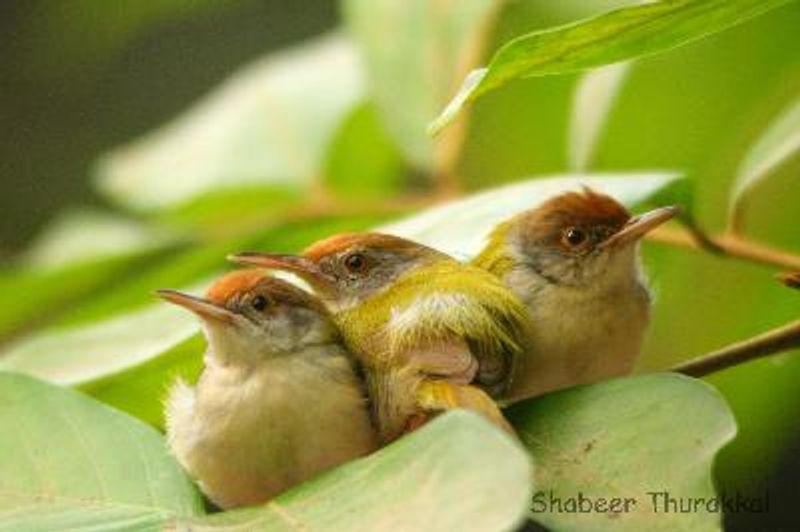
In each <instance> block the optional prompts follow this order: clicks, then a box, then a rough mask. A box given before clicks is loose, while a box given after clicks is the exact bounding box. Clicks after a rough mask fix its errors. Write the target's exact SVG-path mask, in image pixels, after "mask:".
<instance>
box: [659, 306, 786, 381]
mask: <svg viewBox="0 0 800 532" xmlns="http://www.w3.org/2000/svg"><path fill="white" fill-rule="evenodd" d="M797 348H800V320H797V321H794V322H792V323H789V324H788V325H784V326H782V327H778V328H776V329H772V330H771V331H767V332H765V333H763V334H760V335H758V336H755V337H753V338H750V339H747V340H744V341H741V342H737V343H735V344H731V345H729V346H727V347H723V348H722V349H718V350H716V351H712V352H711V353H708V354H707V355H703V356H701V357H698V358H695V359H693V360H689V361H687V362H683V363H681V364H678V365H677V366H673V367H672V368H670V370H671V371H675V372H677V373H683V374H684V375H688V376H690V377H705V376H706V375H709V374H711V373H715V372H717V371H721V370H723V369H727V368H730V367H733V366H738V365H739V364H743V363H745V362H749V361H751V360H756V359H758V358H764V357H768V356H771V355H775V354H778V353H782V352H784V351H789V350H791V349H797Z"/></svg>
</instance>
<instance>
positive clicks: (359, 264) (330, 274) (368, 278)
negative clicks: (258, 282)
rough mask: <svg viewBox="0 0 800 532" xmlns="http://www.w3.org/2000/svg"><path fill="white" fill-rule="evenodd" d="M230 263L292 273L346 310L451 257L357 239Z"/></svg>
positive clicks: (373, 237)
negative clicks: (420, 270) (293, 253)
mask: <svg viewBox="0 0 800 532" xmlns="http://www.w3.org/2000/svg"><path fill="white" fill-rule="evenodd" d="M229 258H230V259H231V260H232V261H234V262H236V263H239V264H244V265H249V266H257V267H260V268H268V269H276V270H283V271H288V272H291V273H294V274H296V275H298V276H299V277H300V278H302V279H303V280H305V281H306V282H307V283H308V284H310V285H311V286H312V287H313V288H314V290H315V292H316V293H318V294H319V295H320V296H321V297H322V298H323V299H324V300H325V301H326V303H328V304H329V305H331V306H332V307H333V308H336V309H343V308H348V307H351V306H353V305H357V304H358V303H359V302H361V301H363V300H364V299H366V298H368V297H370V296H371V295H373V294H375V293H377V292H379V291H381V290H383V289H384V288H386V287H388V286H390V285H391V284H392V283H393V282H394V281H396V280H397V279H398V278H400V277H401V276H402V275H404V274H406V273H408V272H410V271H412V270H414V269H415V268H418V267H421V266H424V265H426V264H430V263H432V262H435V261H437V260H451V259H450V258H449V257H448V256H447V255H445V254H443V253H440V252H439V251H436V250H434V249H432V248H429V247H426V246H423V245H421V244H417V243H416V242H412V241H411V240H406V239H404V238H400V237H396V236H392V235H385V234H381V233H353V234H344V235H337V236H333V237H330V238H327V239H325V240H321V241H319V242H317V243H315V244H313V245H312V246H311V247H309V248H307V249H306V250H305V251H304V252H303V253H302V255H279V254H271V253H259V252H244V253H238V254H236V255H233V256H231V257H229Z"/></svg>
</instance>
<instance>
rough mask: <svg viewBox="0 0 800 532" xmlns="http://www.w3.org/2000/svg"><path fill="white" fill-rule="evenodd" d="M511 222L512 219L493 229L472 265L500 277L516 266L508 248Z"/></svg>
mask: <svg viewBox="0 0 800 532" xmlns="http://www.w3.org/2000/svg"><path fill="white" fill-rule="evenodd" d="M511 224H512V221H511V220H509V221H506V222H503V223H501V224H499V225H498V226H497V227H495V228H494V229H493V230H492V232H491V233H490V234H489V239H488V243H487V245H486V247H484V248H483V250H481V252H480V253H479V254H478V256H477V257H475V258H474V259H473V260H472V262H471V264H472V265H474V266H477V267H478V268H481V269H483V270H486V271H488V272H491V273H492V274H494V275H496V276H497V277H499V278H500V279H503V278H504V277H505V275H506V274H507V273H508V272H510V271H511V270H512V269H513V268H514V259H513V258H512V257H511V254H510V253H509V252H508V249H506V242H507V241H508V232H509V230H510V229H511Z"/></svg>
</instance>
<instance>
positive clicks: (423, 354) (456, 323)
mask: <svg viewBox="0 0 800 532" xmlns="http://www.w3.org/2000/svg"><path fill="white" fill-rule="evenodd" d="M231 258H232V260H234V261H235V262H238V263H240V264H248V265H253V266H260V267H264V268H272V269H281V270H286V271H290V272H293V273H295V274H297V275H299V276H300V277H301V278H303V279H304V280H306V281H307V282H308V283H309V284H310V285H312V287H313V288H314V289H315V291H316V292H317V293H318V294H319V295H320V297H321V298H322V299H323V301H325V303H326V304H327V305H328V308H329V309H330V310H331V311H332V312H333V315H334V316H335V319H336V322H337V324H338V326H339V328H340V330H341V331H342V335H343V337H344V339H345V342H346V344H347V346H348V347H349V348H350V350H351V351H352V352H353V353H354V354H356V355H357V356H358V357H359V359H360V360H361V362H362V364H363V365H364V368H365V374H366V380H367V383H368V389H369V394H370V399H371V401H372V406H373V418H374V419H375V420H376V423H377V425H378V429H379V432H380V434H381V437H382V440H383V441H384V442H386V441H391V440H392V439H394V438H396V437H398V436H400V435H401V434H403V433H404V432H406V431H407V430H409V428H413V427H414V426H415V425H416V424H418V423H419V422H420V421H424V420H425V419H426V418H427V416H428V415H429V414H433V413H436V412H439V411H442V410H445V409H449V408H455V407H460V408H467V409H472V410H474V411H476V412H478V413H481V414H483V415H484V416H485V417H487V418H488V419H489V420H491V421H493V422H494V423H496V424H497V425H499V426H501V427H503V428H505V429H507V430H509V431H511V429H510V427H509V426H508V424H507V422H506V421H505V419H504V418H503V415H502V413H501V412H500V410H499V409H498V407H497V405H496V404H495V402H494V401H493V400H492V399H491V398H490V397H489V395H487V393H488V394H490V395H493V396H501V395H503V394H504V393H505V391H506V389H507V388H508V386H509V385H510V378H511V375H512V372H513V368H514V364H515V363H516V358H517V357H518V355H519V354H520V353H521V352H522V342H523V341H524V330H525V327H526V319H527V318H526V314H525V308H524V307H523V306H522V303H521V302H520V301H519V300H518V299H517V298H516V297H515V296H514V295H513V294H512V293H511V292H510V291H509V290H508V289H507V288H506V287H505V286H503V284H502V283H501V282H499V280H498V279H497V278H496V277H494V276H493V275H491V274H489V273H487V272H486V271H484V270H481V269H479V268H475V267H473V266H469V265H465V264H461V263H459V262H458V261H456V260H455V259H453V258H451V257H449V256H447V255H445V254H443V253H441V252H439V251H436V250H434V249H431V248H429V247H426V246H423V245H420V244H417V243H415V242H412V241H410V240H406V239H403V238H399V237H395V236H390V235H384V234H379V233H362V234H346V235H339V236H334V237H331V238H329V239H326V240H323V241H321V242H318V243H317V244H315V245H313V246H311V247H310V248H308V249H307V250H306V251H305V252H304V253H303V255H302V256H295V255H275V254H264V253H255V252H250V253H241V254H238V255H235V256H233V257H231ZM473 384H474V386H473ZM512 432H513V431H512Z"/></svg>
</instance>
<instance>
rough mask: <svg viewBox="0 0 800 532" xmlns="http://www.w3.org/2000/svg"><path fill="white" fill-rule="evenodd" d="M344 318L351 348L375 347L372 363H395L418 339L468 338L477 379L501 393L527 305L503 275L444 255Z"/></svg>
mask: <svg viewBox="0 0 800 532" xmlns="http://www.w3.org/2000/svg"><path fill="white" fill-rule="evenodd" d="M337 320H338V321H339V322H340V326H341V329H342V330H343V331H347V334H346V336H347V338H346V341H347V343H348V344H349V345H350V346H351V349H352V350H353V351H354V352H358V353H362V354H363V353H369V358H368V359H366V360H363V362H364V363H365V364H366V365H367V366H371V367H389V366H392V365H395V364H397V363H398V362H400V361H399V360H398V357H401V356H403V354H404V353H407V352H409V351H411V350H413V349H414V348H416V347H419V346H423V345H427V344H432V343H436V342H441V341H448V340H453V339H456V340H463V341H465V342H466V343H467V345H468V346H469V347H470V350H471V351H472V354H473V356H475V357H476V359H477V360H478V363H479V366H480V368H481V369H480V370H479V372H478V383H479V384H482V385H484V386H486V387H487V389H488V390H489V391H490V393H493V394H494V393H502V391H503V390H504V389H505V387H506V386H507V385H508V384H509V379H510V376H511V375H512V372H513V367H514V365H515V360H516V358H517V357H518V356H520V354H521V352H522V343H523V342H524V334H525V331H526V323H527V322H526V320H527V313H526V310H525V307H524V306H523V305H522V303H521V302H520V301H519V300H518V299H517V297H516V296H515V295H514V294H513V293H512V292H511V291H509V289H508V288H506V287H505V286H504V285H503V284H502V283H501V281H500V280H499V279H498V278H497V277H496V276H494V275H492V274H491V273H489V272H487V271H485V270H482V269H480V268H477V267H475V266H470V265H465V264H461V263H459V262H457V261H455V260H452V259H441V260H437V261H435V262H433V263H431V264H429V265H426V266H423V267H421V268H416V269H414V270H412V271H410V272H409V273H407V274H406V275H404V276H402V277H401V278H400V279H398V280H397V281H396V282H395V283H393V284H392V285H391V287H390V288H389V289H387V290H384V291H382V292H380V293H378V294H376V295H374V296H372V297H370V298H369V299H367V300H366V301H364V302H363V303H362V304H361V305H359V306H357V307H354V308H352V309H350V310H346V311H343V312H341V313H339V314H338V315H337ZM362 358H364V357H363V355H362ZM409 362H411V363H412V364H413V361H409ZM482 376H483V379H482ZM487 376H488V377H487Z"/></svg>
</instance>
